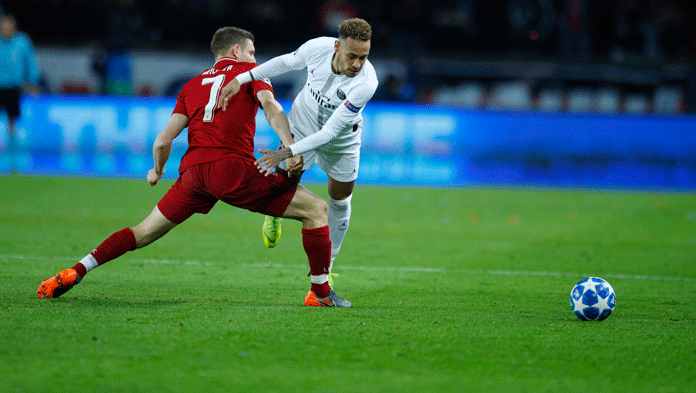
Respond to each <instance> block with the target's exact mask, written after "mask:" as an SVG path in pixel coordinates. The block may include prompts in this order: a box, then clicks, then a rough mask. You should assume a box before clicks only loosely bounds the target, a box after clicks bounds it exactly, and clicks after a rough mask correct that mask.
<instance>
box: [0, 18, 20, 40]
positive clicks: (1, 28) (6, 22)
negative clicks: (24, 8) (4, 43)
mask: <svg viewBox="0 0 696 393" xmlns="http://www.w3.org/2000/svg"><path fill="white" fill-rule="evenodd" d="M15 32H17V25H16V24H15V22H14V21H13V20H12V19H10V18H0V36H2V38H4V39H5V40H8V41H9V39H10V38H12V36H13V35H14V34H15Z"/></svg>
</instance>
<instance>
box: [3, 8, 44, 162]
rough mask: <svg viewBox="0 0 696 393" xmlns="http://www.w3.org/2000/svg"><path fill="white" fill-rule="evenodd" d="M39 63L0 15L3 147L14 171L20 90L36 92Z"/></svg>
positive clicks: (22, 37)
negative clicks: (5, 121) (4, 122)
mask: <svg viewBox="0 0 696 393" xmlns="http://www.w3.org/2000/svg"><path fill="white" fill-rule="evenodd" d="M39 78H40V72H39V63H38V61H37V60H36V52H35V51H34V46H33V44H32V42H31V40H30V39H29V37H28V36H27V35H26V34H24V33H22V32H20V31H17V21H16V20H15V17H14V16H12V15H3V16H1V17H0V108H3V109H5V111H7V117H8V131H9V139H8V143H7V150H8V151H9V156H10V160H11V161H12V162H11V167H12V171H13V172H14V171H16V163H15V162H14V161H15V156H16V151H17V144H16V140H15V121H16V120H17V118H18V117H19V114H20V108H19V100H20V97H21V95H22V90H23V89H24V91H27V92H29V93H30V94H36V93H38V83H39Z"/></svg>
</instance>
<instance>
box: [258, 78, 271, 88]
mask: <svg viewBox="0 0 696 393" xmlns="http://www.w3.org/2000/svg"><path fill="white" fill-rule="evenodd" d="M261 81H262V82H263V83H266V84H268V86H273V85H272V84H271V80H270V79H268V78H263V79H261Z"/></svg>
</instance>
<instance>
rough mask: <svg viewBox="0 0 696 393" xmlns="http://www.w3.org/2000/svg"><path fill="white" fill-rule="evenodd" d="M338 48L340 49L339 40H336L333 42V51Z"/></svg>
mask: <svg viewBox="0 0 696 393" xmlns="http://www.w3.org/2000/svg"><path fill="white" fill-rule="evenodd" d="M339 49H341V40H336V42H334V51H336V52H338V50H339Z"/></svg>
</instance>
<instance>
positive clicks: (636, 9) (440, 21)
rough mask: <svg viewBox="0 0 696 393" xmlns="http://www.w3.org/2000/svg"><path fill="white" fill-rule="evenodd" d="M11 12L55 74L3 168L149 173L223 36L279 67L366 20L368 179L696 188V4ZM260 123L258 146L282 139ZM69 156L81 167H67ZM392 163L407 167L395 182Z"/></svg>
mask: <svg viewBox="0 0 696 393" xmlns="http://www.w3.org/2000/svg"><path fill="white" fill-rule="evenodd" d="M0 7H1V8H2V9H1V10H0V11H1V12H5V13H11V14H14V15H15V16H16V18H17V24H18V27H19V30H20V31H23V32H24V33H26V34H27V35H28V36H29V37H30V38H31V40H32V41H33V43H34V45H35V47H36V53H37V58H38V62H39V67H40V71H41V78H40V81H39V89H40V92H41V94H40V95H39V96H36V95H35V96H27V97H25V99H24V101H23V102H24V103H26V105H23V109H22V111H23V116H22V118H21V121H22V123H21V124H20V125H19V126H18V137H19V141H20V142H19V145H20V146H19V150H22V149H24V150H23V151H25V154H24V155H23V156H22V154H19V155H18V158H16V159H14V161H16V162H17V164H7V162H8V160H10V159H9V158H7V154H6V155H5V156H6V157H5V161H4V162H6V164H5V165H4V166H3V164H2V162H0V171H5V172H6V171H8V168H9V166H12V165H14V166H18V167H20V169H22V168H23V169H22V170H21V171H24V172H40V173H42V172H47V171H48V172H51V170H46V169H41V168H44V167H39V166H37V162H38V161H40V160H41V159H44V158H45V157H44V158H41V159H40V158H37V157H36V155H35V154H33V152H34V151H35V150H36V149H35V147H36V145H37V144H38V145H41V144H42V143H43V142H41V141H42V140H44V139H46V138H48V139H51V138H54V137H55V138H58V140H59V142H58V145H56V146H55V147H54V149H55V150H58V152H57V153H55V154H54V156H55V155H59V156H61V157H60V160H59V161H60V164H59V166H60V167H61V168H62V169H59V170H58V173H63V172H66V171H67V173H73V174H83V173H84V174H88V175H89V174H95V173H96V174H99V173H106V174H110V173H116V174H117V175H118V174H120V175H126V174H127V173H130V171H131V170H135V169H138V170H140V169H139V166H138V165H140V164H137V163H134V162H140V158H142V165H144V166H148V165H150V164H149V162H148V160H149V157H148V156H147V154H149V152H148V150H149V146H148V145H147V143H149V142H150V141H151V140H152V139H153V138H154V136H153V135H156V133H157V132H158V131H159V127H160V126H161V125H162V124H161V119H166V118H168V115H169V114H170V113H171V108H169V107H170V106H171V105H173V104H171V102H170V101H167V100H168V97H174V96H176V94H177V93H178V91H179V89H180V88H181V86H182V85H183V83H185V82H186V81H187V80H188V79H189V78H191V77H193V76H195V75H197V74H198V73H200V72H201V71H202V70H204V69H206V68H208V67H210V65H211V63H212V55H211V54H210V51H209V43H210V39H211V37H212V34H213V33H214V32H215V30H216V29H217V28H218V27H221V26H227V25H232V26H238V27H242V28H244V29H247V30H250V31H251V32H252V33H253V34H254V35H255V37H256V48H257V59H258V61H259V63H263V62H264V61H266V60H268V59H269V58H271V57H273V56H276V55H280V54H283V53H286V52H290V51H293V50H294V49H296V48H297V47H298V46H299V45H301V44H302V43H303V42H304V41H306V40H308V39H311V38H314V37H317V36H323V35H329V36H335V34H336V27H337V25H338V23H340V21H342V20H343V19H346V18H350V17H361V18H364V19H366V20H367V21H368V22H370V23H371V24H372V27H373V39H372V52H371V54H370V61H371V62H372V63H373V65H374V66H375V68H376V69H377V72H378V76H379V79H380V86H379V89H378V91H377V93H376V95H375V97H374V98H373V102H374V104H373V103H371V104H370V105H368V107H367V108H366V111H365V115H366V128H365V131H364V135H363V140H364V146H363V151H364V159H363V166H362V168H361V170H363V171H364V175H363V174H361V178H363V179H364V181H365V182H368V183H370V182H372V183H375V184H383V183H395V184H402V183H404V182H406V183H410V182H411V180H410V179H415V178H417V177H418V173H423V174H424V175H423V176H424V178H423V179H424V180H423V181H421V182H416V183H417V184H426V185H430V184H436V185H466V184H534V185H536V184H548V185H589V186H595V185H599V186H609V187H613V186H618V187H630V188H642V187H667V188H688V189H691V188H696V162H695V158H694V156H696V149H695V148H694V147H695V146H696V141H695V137H694V135H693V134H694V132H696V131H694V126H695V125H696V124H695V123H694V119H693V118H692V114H694V113H696V95H695V94H696V93H695V91H696V89H694V87H695V86H696V63H695V62H694V60H695V59H696V2H694V1H693V0H430V1H425V0H365V1H362V0H351V1H348V0H323V1H321V0H310V1H304V2H302V3H301V5H299V6H298V3H293V2H286V1H278V0H242V1H226V0H148V1H145V0H101V1H93V0H2V1H0ZM305 78H306V75H305V73H304V71H301V72H296V73H290V74H287V75H284V76H282V77H278V78H275V79H274V80H273V85H274V89H275V92H276V95H277V96H278V97H279V98H281V99H285V100H292V98H294V96H295V95H296V94H297V92H298V91H299V90H298V89H299V88H301V86H302V85H303V83H304V80H305ZM144 97H145V98H144ZM158 99H159V100H162V101H157V100H158ZM51 100H54V101H51ZM69 100H72V101H69ZM100 100H101V101H100ZM104 100H106V101H104ZM123 100H127V101H123ZM66 102H74V103H76V104H75V105H77V107H76V108H77V109H78V112H79V110H85V108H88V107H89V108H90V109H89V111H88V112H90V113H91V114H90V115H88V116H87V115H85V116H87V120H84V121H77V123H75V120H74V118H75V116H76V115H75V113H76V112H75V110H71V109H70V108H68V109H66V110H65V111H66V112H65V113H69V115H68V114H66V115H65V116H64V118H63V117H60V116H62V115H60V113H63V112H61V111H62V110H63V109H64V108H63V106H60V105H65V104H66ZM289 103H290V102H289V101H288V102H285V104H286V105H289ZM56 105H58V106H56ZM90 105H92V106H90ZM109 108H110V109H112V110H114V111H115V112H114V113H113V116H112V117H113V119H114V120H113V122H112V123H113V127H112V128H109V129H108V130H102V131H100V130H101V129H102V128H104V127H105V126H104V125H103V124H102V125H99V124H96V123H95V124H92V123H90V121H91V120H89V119H91V118H92V117H94V118H95V119H96V118H97V117H99V116H101V117H100V118H101V121H102V122H107V123H108V121H106V120H104V119H109V118H110V117H109V116H108V115H105V113H106V112H104V113H102V112H100V111H105V110H106V111H107V112H108V109H109ZM133 108H135V109H133ZM143 108H145V109H143ZM148 108H149V109H148ZM286 108H287V109H289V106H287V107H286ZM73 109H74V108H73ZM139 110H143V111H145V112H142V113H140V112H138V111H139ZM37 111H38V112H37ZM41 111H43V112H41ZM133 111H135V112H133ZM25 113H26V116H25V115H24V114H25ZM41 113H44V115H41ZM95 113H96V114H99V116H97V115H95ZM128 113H130V115H128ZM134 113H135V114H134ZM138 113H139V114H138ZM90 116H92V117H90ZM124 116H125V117H124ZM414 116H415V117H414ZM58 118H61V119H62V120H57V119H58ZM71 119H72V120H71ZM138 119H140V120H141V122H145V123H147V124H148V126H147V127H146V128H147V129H146V130H143V131H142V132H141V133H139V132H140V131H137V130H136V131H134V128H133V127H135V128H137V127H138V126H137V125H133V126H131V125H130V124H131V123H133V124H135V123H134V122H137V120H138ZM367 120H370V121H367ZM95 121H96V120H95ZM0 122H1V120H0ZM70 122H72V123H70ZM69 123H70V124H69ZM258 123H259V127H260V128H259V131H258V135H257V139H258V141H257V148H262V147H264V146H265V144H266V143H268V144H269V145H271V144H273V143H275V142H274V141H273V134H272V131H270V130H268V129H267V127H265V125H264V124H263V123H265V121H263V120H261V121H259V122H258ZM30 124H31V125H30ZM414 125H420V126H419V127H418V129H415V128H416V127H414ZM56 127H57V128H56ZM38 129H41V130H42V131H41V133H37V130H38ZM109 130H111V131H109ZM113 130H117V131H113ZM51 135H53V136H51ZM113 135H117V136H116V137H114V136H113ZM118 135H120V136H118ZM124 135H127V136H124ZM104 138H107V139H108V138H115V139H113V140H111V141H106V142H103V143H102V142H101V141H102V140H103V139H104ZM138 138H140V139H138ZM143 138H144V140H142V139H143ZM138 140H142V141H141V142H142V143H143V145H142V146H141V145H140V142H137V141H138ZM6 142H7V141H5V145H7V143H6ZM136 142H137V143H136ZM2 143H3V140H0V144H2ZM99 143H101V145H99ZM184 143H185V141H184ZM133 144H135V145H133ZM44 145H45V146H42V147H41V148H42V149H44V151H49V150H51V146H52V145H51V143H44ZM22 146H24V147H22ZM66 146H67V147H66ZM94 146H101V147H98V148H94ZM119 146H122V147H123V146H125V147H124V149H127V150H128V149H130V150H131V151H132V152H133V151H135V152H136V153H137V154H135V156H138V154H140V155H142V157H140V156H138V157H136V159H134V158H133V157H131V158H130V159H125V161H124V162H130V164H127V163H126V164H123V163H122V161H123V159H122V160H120V161H119V159H118V158H113V157H112V158H108V159H105V160H106V161H105V162H106V164H103V165H101V164H95V162H97V163H98V162H101V161H100V160H99V159H96V158H95V159H88V158H85V157H86V154H87V153H85V152H89V151H92V152H94V151H97V153H99V152H101V153H104V154H106V153H108V154H112V155H113V154H114V153H113V152H114V151H116V152H117V151H118V148H119ZM133 146H135V147H133ZM32 148H34V149H33V150H32ZM90 149H91V150H90ZM109 149H116V150H113V151H112V150H109ZM5 150H6V151H7V149H5ZM27 151H28V152H27ZM66 151H67V152H69V154H75V155H76V156H70V157H72V158H68V159H67V160H66V159H65V158H64V157H63V156H65V155H66ZM90 154H91V153H90ZM116 155H118V154H116ZM49 156H50V155H49ZM22 157H23V158H22ZM395 157H398V158H397V159H396V162H395V161H394V160H395ZM54 159H58V158H55V157H54ZM129 160H130V161H129ZM174 160H175V158H174ZM66 162H67V164H66ZM385 163H387V164H386V165H391V166H394V167H393V168H391V169H389V170H388V171H386V172H388V173H387V174H385V169H384V165H385ZM417 163H420V164H417ZM176 164H177V165H178V162H176ZM421 164H422V167H421V169H419V170H416V169H414V168H415V166H417V165H421ZM52 165H53V164H46V165H45V166H47V167H50V166H52ZM100 165H101V166H100ZM122 165H126V166H127V168H126V167H124V168H125V169H123V170H122V171H121V172H119V170H118V168H121V166H122ZM128 165H130V166H128ZM71 168H72V169H71ZM95 168H96V169H95ZM98 168H101V169H98ZM104 168H107V169H104ZM108 168H112V169H113V168H117V169H113V170H110V169H108ZM114 170H115V172H114ZM170 173H176V170H175V169H174V170H172V171H170ZM432 173H440V174H441V176H440V177H438V176H435V177H432V176H431V175H432ZM317 176H320V175H319V174H318V175H317ZM434 179H436V180H434ZM437 179H439V180H437Z"/></svg>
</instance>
